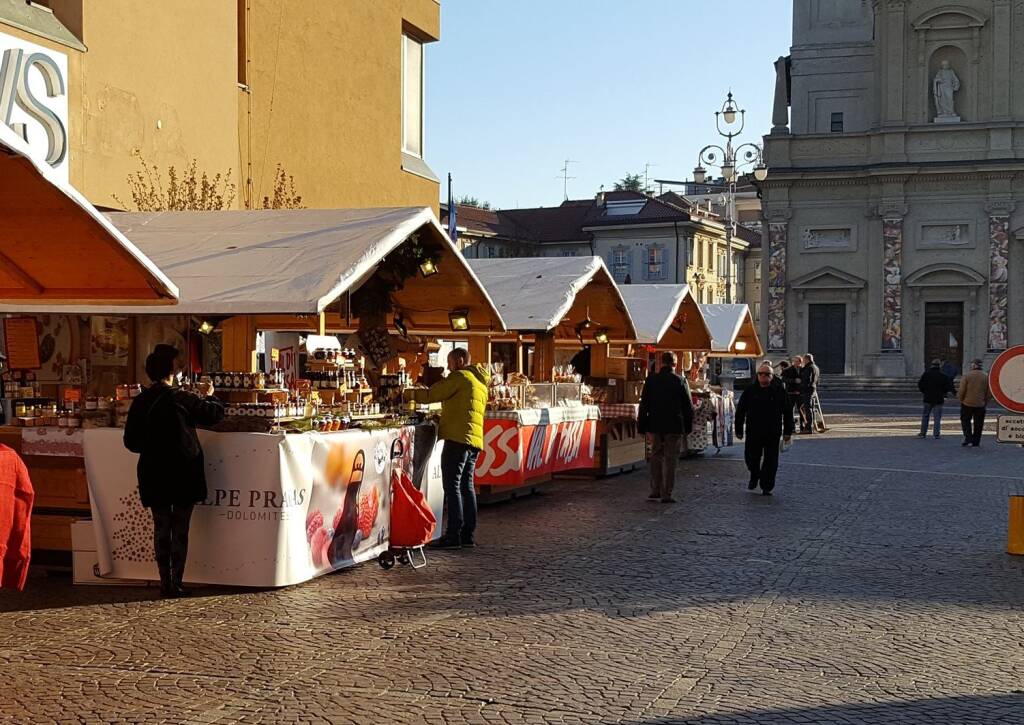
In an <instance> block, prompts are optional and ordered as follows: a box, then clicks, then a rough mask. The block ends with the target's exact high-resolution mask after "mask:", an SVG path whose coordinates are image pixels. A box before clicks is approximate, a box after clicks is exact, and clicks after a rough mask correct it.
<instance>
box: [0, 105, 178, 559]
mask: <svg viewBox="0 0 1024 725" xmlns="http://www.w3.org/2000/svg"><path fill="white" fill-rule="evenodd" d="M177 296H178V288H177V287H176V286H175V285H174V284H173V283H172V282H171V281H170V280H169V279H168V278H167V276H166V275H165V274H164V273H163V272H162V271H161V270H160V269H159V268H158V267H157V266H156V265H155V264H154V263H153V262H152V261H151V260H150V259H149V258H148V257H147V256H146V255H145V254H143V253H142V252H141V251H140V250H139V249H138V247H136V246H135V245H134V244H132V242H131V241H129V240H128V239H127V238H126V237H125V236H124V234H122V233H121V232H120V231H119V230H118V229H117V228H116V227H115V226H114V225H112V224H111V223H110V221H109V220H108V219H107V218H106V217H104V216H103V215H102V214H101V213H100V212H99V211H97V210H96V209H95V208H94V207H93V206H92V205H91V204H90V203H89V202H88V201H87V200H86V199H85V197H83V196H82V195H81V194H80V193H79V192H78V191H77V190H76V189H75V188H74V187H72V186H71V185H70V184H68V183H67V182H66V181H64V180H62V179H60V178H59V177H58V176H57V175H56V174H55V173H54V172H53V171H52V170H51V169H50V167H49V166H48V165H47V164H46V163H45V162H42V161H39V160H37V159H36V158H34V157H33V155H32V153H31V151H30V150H29V147H28V145H27V144H26V143H25V142H24V141H23V140H22V139H21V138H20V137H18V136H17V134H15V133H14V132H13V131H12V130H11V129H9V128H8V127H7V126H5V125H4V124H2V123H0V302H2V303H7V305H8V308H9V309H14V310H26V309H29V308H31V307H33V306H35V305H39V304H44V303H45V304H51V305H55V306H56V308H57V309H62V310H63V309H69V308H70V307H71V306H73V305H76V304H80V303H89V302H92V303H111V302H117V303H119V304H124V305H130V306H131V307H132V309H133V310H138V309H140V308H141V306H143V305H160V306H163V307H164V308H165V309H167V308H170V309H173V307H171V306H173V305H174V304H175V303H176V301H177ZM54 332H57V334H56V335H54V334H53V333H54ZM61 333H63V334H61ZM0 334H2V335H3V337H4V341H5V344H4V345H3V346H2V348H3V350H4V359H3V360H2V363H3V364H2V365H0V369H2V370H3V393H4V396H3V399H2V402H3V409H4V420H3V422H4V425H3V426H0V442H2V443H4V444H6V445H8V446H9V447H11V448H13V449H14V450H15V451H17V452H18V453H19V454H21V455H22V457H23V459H24V460H25V462H26V465H27V466H28V467H29V469H30V471H31V477H32V481H33V485H34V488H35V508H34V510H35V511H37V512H39V514H38V515H34V516H33V519H32V523H31V528H32V537H33V546H34V547H37V548H40V549H50V548H65V549H66V548H70V533H69V526H70V521H71V519H72V518H73V516H74V515H75V513H76V512H78V511H80V510H81V509H82V507H87V506H88V497H87V495H86V493H85V472H84V468H83V465H82V461H81V458H74V457H70V458H65V457H55V456H50V455H47V453H48V451H47V450H46V449H45V448H41V447H36V448H32V447H29V448H28V449H27V450H26V449H25V448H24V447H23V445H22V431H21V430H20V429H17V428H14V427H12V426H10V425H9V424H10V422H11V417H12V416H13V413H14V412H15V401H21V403H22V405H25V404H34V403H39V402H42V401H43V400H45V399H46V398H45V397H44V391H43V386H44V384H45V381H46V379H47V378H48V377H50V376H48V375H47V373H53V370H54V368H59V369H61V371H62V368H63V366H64V365H65V364H67V365H68V366H69V367H74V361H73V360H71V359H70V358H61V359H59V360H58V358H59V357H60V356H61V354H62V353H63V352H64V343H66V342H69V341H70V334H71V330H70V328H69V327H68V326H63V327H59V328H54V327H49V326H48V325H46V324H44V322H43V321H42V320H40V319H39V318H37V317H32V316H27V315H19V316H13V317H8V316H5V317H4V324H3V328H2V329H0ZM47 368H48V369H47ZM49 392H50V391H47V392H46V394H45V395H47V396H48V394H49Z"/></svg>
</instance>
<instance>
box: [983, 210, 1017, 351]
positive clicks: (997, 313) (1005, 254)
mask: <svg viewBox="0 0 1024 725" xmlns="http://www.w3.org/2000/svg"><path fill="white" fill-rule="evenodd" d="M986 211H988V213H989V217H988V239H989V241H988V250H989V275H988V351H989V352H999V351H1001V350H1005V349H1006V348H1007V344H1008V343H1007V336H1008V327H1007V322H1008V320H1007V297H1008V293H1009V281H1010V279H1009V275H1010V268H1009V261H1010V213H1011V212H1012V211H1013V204H1012V203H1009V202H993V203H990V204H988V205H987V206H986Z"/></svg>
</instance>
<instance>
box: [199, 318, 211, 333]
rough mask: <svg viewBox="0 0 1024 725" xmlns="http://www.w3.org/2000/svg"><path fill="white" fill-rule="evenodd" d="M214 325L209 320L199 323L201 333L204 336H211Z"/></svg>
mask: <svg viewBox="0 0 1024 725" xmlns="http://www.w3.org/2000/svg"><path fill="white" fill-rule="evenodd" d="M213 328H214V324H213V323H212V322H210V321H209V320H203V321H202V322H200V323H199V332H200V334H203V335H209V334H210V333H211V332H213Z"/></svg>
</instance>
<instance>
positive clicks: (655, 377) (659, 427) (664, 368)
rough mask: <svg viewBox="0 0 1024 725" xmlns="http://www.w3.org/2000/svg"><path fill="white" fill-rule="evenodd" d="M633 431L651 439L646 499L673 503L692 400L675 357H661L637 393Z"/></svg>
mask: <svg viewBox="0 0 1024 725" xmlns="http://www.w3.org/2000/svg"><path fill="white" fill-rule="evenodd" d="M637 424H638V425H637V427H638V429H639V431H640V432H641V433H642V434H644V435H650V437H651V460H650V462H649V465H650V468H651V493H650V495H649V496H648V498H650V499H658V498H660V499H661V502H662V503H675V499H674V498H672V489H673V488H674V487H675V483H676V464H677V463H678V462H679V450H680V446H681V444H682V441H683V436H684V435H687V434H688V433H689V432H690V431H692V430H693V400H692V399H691V398H690V386H689V385H687V384H686V380H685V379H684V378H681V377H680V376H679V375H677V374H676V356H675V353H672V352H665V353H662V355H661V370H659V371H658V372H656V373H652V374H651V375H650V376H648V378H647V380H646V382H644V389H643V392H641V393H640V412H639V414H638V416H637Z"/></svg>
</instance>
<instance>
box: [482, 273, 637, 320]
mask: <svg viewBox="0 0 1024 725" xmlns="http://www.w3.org/2000/svg"><path fill="white" fill-rule="evenodd" d="M467 261H468V262H469V266H470V267H471V268H472V269H473V271H474V272H476V274H477V276H478V277H479V278H480V281H481V283H482V284H483V285H484V287H485V288H486V289H487V291H488V293H490V295H491V298H492V299H493V300H494V302H495V303H496V304H497V306H498V311H499V312H500V313H501V317H502V319H503V320H504V322H505V326H506V327H507V328H508V329H510V330H522V331H549V330H553V329H554V328H555V327H557V326H558V325H559V323H560V322H561V321H562V320H563V318H565V316H566V315H567V314H568V313H569V310H570V309H571V308H572V306H573V302H575V300H576V296H577V295H578V294H580V292H581V291H582V290H583V289H584V288H585V287H586V286H587V285H588V284H590V282H591V281H592V280H594V279H595V277H600V278H601V281H602V282H604V281H608V282H611V284H610V285H609V290H610V294H612V295H614V298H613V299H612V300H610V301H611V303H612V304H611V305H608V306H609V307H611V306H617V307H619V308H621V310H622V311H623V315H624V317H625V318H626V320H625V322H626V323H627V324H625V325H623V327H624V328H628V329H629V330H630V332H632V327H633V326H632V321H631V320H629V319H628V318H629V313H628V311H627V308H626V304H625V302H624V301H623V299H622V295H621V294H619V292H618V288H617V287H616V285H615V284H614V281H612V278H611V275H610V274H609V273H608V269H607V268H606V267H605V265H604V261H603V260H602V259H601V258H600V257H529V258H522V259H508V258H506V259H470V260H467ZM606 302H607V301H606Z"/></svg>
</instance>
